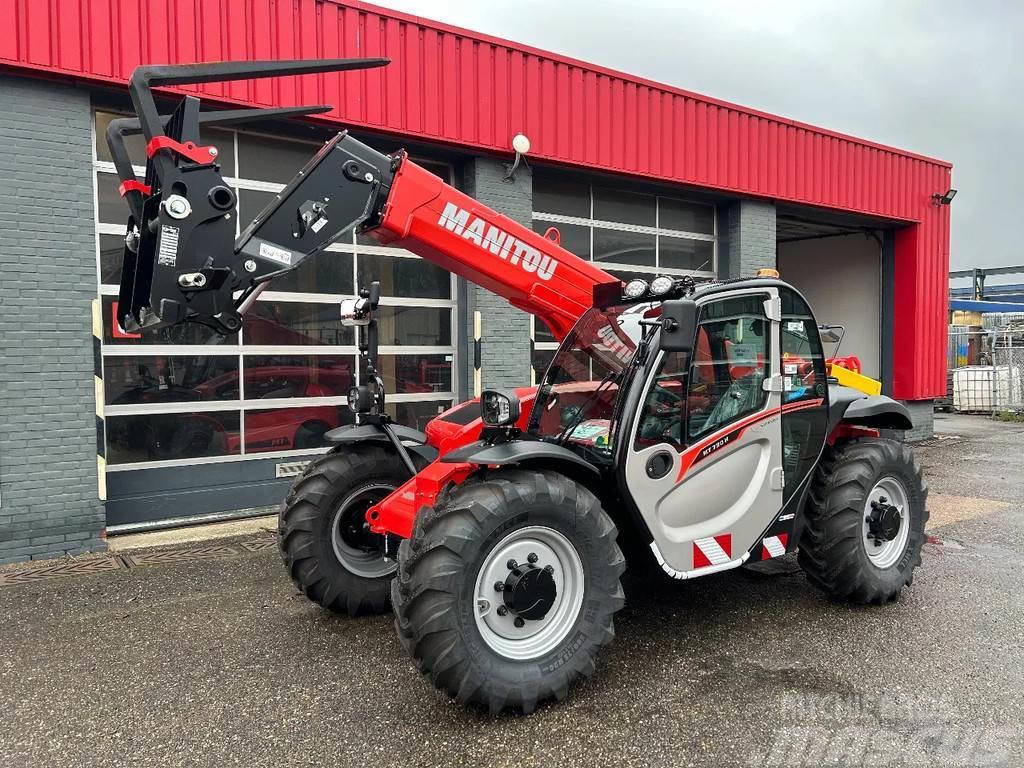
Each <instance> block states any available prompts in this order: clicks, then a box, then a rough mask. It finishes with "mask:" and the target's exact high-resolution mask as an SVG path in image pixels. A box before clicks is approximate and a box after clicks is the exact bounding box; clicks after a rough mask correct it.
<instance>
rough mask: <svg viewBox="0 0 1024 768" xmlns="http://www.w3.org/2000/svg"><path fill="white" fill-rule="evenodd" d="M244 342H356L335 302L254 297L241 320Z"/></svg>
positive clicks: (279, 344) (332, 344)
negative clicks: (273, 299) (267, 299)
mask: <svg viewBox="0 0 1024 768" xmlns="http://www.w3.org/2000/svg"><path fill="white" fill-rule="evenodd" d="M243 332H244V335H245V343H246V344H274V345H278V346H311V345H326V346H342V345H352V344H355V336H354V334H353V333H352V329H351V328H345V327H343V326H342V324H341V320H340V319H339V316H338V305H337V304H334V303H331V304H306V303H298V302H291V301H257V302H256V306H254V307H253V308H252V309H251V310H250V311H249V314H248V315H247V316H246V318H245V322H244V324H243Z"/></svg>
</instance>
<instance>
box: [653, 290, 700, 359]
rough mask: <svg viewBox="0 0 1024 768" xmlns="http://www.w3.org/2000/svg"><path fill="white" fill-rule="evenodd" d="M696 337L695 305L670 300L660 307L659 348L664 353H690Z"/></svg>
mask: <svg viewBox="0 0 1024 768" xmlns="http://www.w3.org/2000/svg"><path fill="white" fill-rule="evenodd" d="M696 337H697V303H696V302H695V301H694V300H693V299H671V300H669V301H665V302H663V303H662V305H661V348H662V349H663V350H664V351H665V352H692V351H693V343H694V340H695V339H696Z"/></svg>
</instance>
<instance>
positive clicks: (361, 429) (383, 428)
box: [324, 423, 437, 474]
mask: <svg viewBox="0 0 1024 768" xmlns="http://www.w3.org/2000/svg"><path fill="white" fill-rule="evenodd" d="M324 440H326V441H327V442H328V443H331V444H332V445H335V446H341V445H354V444H356V443H364V442H370V443H386V444H390V445H393V446H394V447H395V449H396V450H397V451H398V453H399V456H401V457H402V461H403V462H404V463H405V464H406V466H407V467H408V468H409V471H410V472H412V473H413V474H416V468H415V466H414V465H413V464H412V463H411V460H409V459H408V453H415V454H416V455H417V456H419V457H420V458H422V459H423V460H424V461H426V462H427V463H428V464H429V463H430V462H432V461H434V460H436V459H437V448H435V447H434V446H432V445H430V444H428V443H427V436H426V435H425V434H424V433H422V432H420V431H419V430H416V429H413V428H411V427H406V426H403V425H401V424H391V423H388V424H386V425H378V424H346V425H345V426H343V427H338V428H337V429H332V430H331V431H330V432H327V433H326V434H324Z"/></svg>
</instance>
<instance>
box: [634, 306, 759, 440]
mask: <svg viewBox="0 0 1024 768" xmlns="http://www.w3.org/2000/svg"><path fill="white" fill-rule="evenodd" d="M764 298H765V297H763V296H748V297H742V298H736V299H725V300H723V301H718V302H713V303H711V304H707V305H705V306H704V307H702V308H701V315H700V321H699V323H698V327H697V338H696V343H695V345H694V349H693V353H692V354H691V355H689V356H686V355H683V354H681V353H678V352H672V353H668V354H665V355H664V356H663V357H662V360H661V363H660V365H659V368H658V371H657V373H656V374H655V377H654V379H653V382H652V386H651V389H650V391H649V392H648V393H647V396H646V397H645V399H644V404H643V406H642V410H641V415H640V426H639V429H638V431H637V436H636V447H637V449H638V450H639V449H641V448H644V447H646V446H649V445H653V444H655V443H669V444H672V445H675V446H677V447H680V448H681V447H683V446H685V445H687V444H691V443H693V442H695V441H697V440H699V439H700V438H701V437H703V436H704V435H707V434H710V433H711V432H714V431H715V430H717V429H720V428H721V427H723V426H726V425H728V424H729V423H731V422H733V421H735V420H737V419H739V418H741V417H742V416H744V415H746V414H749V413H754V412H756V411H759V410H761V409H762V408H763V407H764V405H765V402H766V398H767V396H768V393H767V392H765V391H764V388H763V386H762V382H763V381H764V379H765V377H767V375H768V369H769V362H768V361H769V359H770V357H769V351H770V350H769V324H768V321H767V318H766V317H765V315H764Z"/></svg>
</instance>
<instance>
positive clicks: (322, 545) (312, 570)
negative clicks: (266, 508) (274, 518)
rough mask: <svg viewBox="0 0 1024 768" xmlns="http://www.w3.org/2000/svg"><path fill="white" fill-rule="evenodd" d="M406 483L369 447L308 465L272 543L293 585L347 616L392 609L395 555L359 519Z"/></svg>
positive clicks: (402, 473) (395, 462)
mask: <svg viewBox="0 0 1024 768" xmlns="http://www.w3.org/2000/svg"><path fill="white" fill-rule="evenodd" d="M408 478H409V472H408V470H407V469H406V468H405V466H404V464H403V463H402V461H401V459H400V458H399V457H398V456H397V455H396V454H395V453H393V452H391V451H388V450H386V449H384V448H381V447H379V446H375V445H368V446H366V445H364V446H345V447H344V448H343V449H341V450H335V451H332V452H331V453H328V454H325V455H324V456H321V457H320V458H318V459H316V460H315V461H313V462H311V463H310V466H309V467H307V469H306V471H305V473H303V475H302V476H301V477H300V478H299V480H298V481H297V482H296V483H295V485H294V486H293V487H292V489H291V491H290V492H289V494H288V497H287V498H286V499H285V500H284V503H283V504H282V505H281V510H280V513H279V515H278V546H279V548H280V551H281V557H282V559H283V560H284V565H285V568H287V570H288V574H289V576H291V579H292V581H293V582H294V584H295V586H296V587H298V588H299V589H300V590H301V591H302V592H303V594H305V595H306V596H307V597H308V598H309V599H310V600H312V601H313V602H315V603H317V604H319V605H321V606H323V607H324V608H327V609H328V610H331V611H334V612H336V613H341V614H346V615H348V616H360V615H367V614H380V613H386V612H387V611H388V610H390V602H391V589H390V586H391V580H392V578H394V575H395V572H396V571H397V569H398V565H397V561H396V560H395V554H396V553H395V552H392V553H391V558H385V556H384V537H383V536H379V535H377V534H374V533H371V532H370V531H369V528H368V526H366V524H365V522H366V521H365V518H364V514H365V512H366V510H367V509H368V508H369V507H370V506H371V505H373V504H375V503H377V502H378V501H380V500H381V499H383V498H384V497H385V496H387V495H388V494H390V493H391V492H392V491H393V490H394V489H395V488H397V487H398V486H399V485H401V484H402V483H404V482H405V481H406V480H407V479H408Z"/></svg>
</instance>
